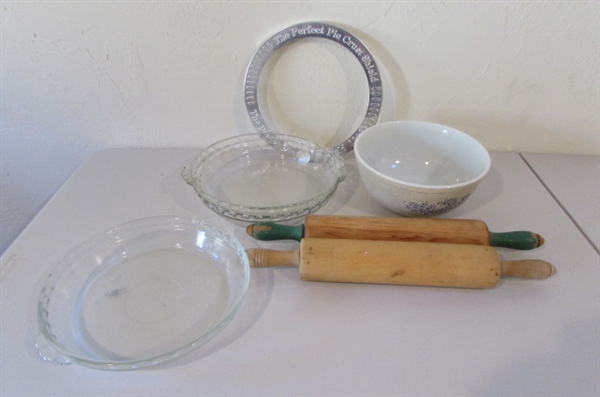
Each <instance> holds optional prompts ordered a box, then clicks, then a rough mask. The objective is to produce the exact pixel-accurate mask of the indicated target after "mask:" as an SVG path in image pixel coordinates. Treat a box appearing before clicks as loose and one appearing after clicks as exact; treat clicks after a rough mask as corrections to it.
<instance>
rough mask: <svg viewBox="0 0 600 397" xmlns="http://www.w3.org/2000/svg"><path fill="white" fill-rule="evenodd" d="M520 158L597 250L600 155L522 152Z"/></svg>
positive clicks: (599, 225) (599, 206)
mask: <svg viewBox="0 0 600 397" xmlns="http://www.w3.org/2000/svg"><path fill="white" fill-rule="evenodd" d="M523 158H524V159H525V161H526V162H527V163H528V164H529V165H530V166H531V167H532V169H533V170H534V171H535V173H536V174H537V175H538V177H539V178H540V180H541V181H542V182H543V183H544V184H545V185H546V187H547V189H548V190H549V191H550V192H551V193H552V195H553V196H554V197H555V198H556V200H557V201H558V202H559V203H560V204H561V206H562V207H563V209H564V210H565V211H566V212H567V213H568V214H569V215H570V216H571V218H572V219H573V222H575V223H576V224H577V225H578V227H579V228H580V230H581V231H582V233H584V235H585V236H586V237H587V238H588V239H589V240H590V242H591V243H592V244H593V245H594V246H595V247H596V250H597V251H598V252H600V216H599V214H600V156H569V155H554V154H539V153H535V154H534V153H524V154H523Z"/></svg>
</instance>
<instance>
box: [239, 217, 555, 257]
mask: <svg viewBox="0 0 600 397" xmlns="http://www.w3.org/2000/svg"><path fill="white" fill-rule="evenodd" d="M246 232H247V233H248V234H249V235H250V236H252V237H254V238H256V239H258V240H296V241H300V240H302V239H303V238H305V237H309V238H340V239H352V240H392V241H423V242H437V243H456V244H479V245H491V246H495V247H505V248H514V249H521V250H528V249H533V248H537V247H539V246H541V245H542V244H544V239H543V238H542V237H541V236H540V235H538V234H536V233H532V232H527V231H514V232H505V233H492V232H490V231H489V230H488V227H487V225H486V224H485V222H483V221H480V220H464V219H430V218H393V217H385V218H384V217H369V216H333V215H309V216H307V217H306V220H305V224H304V225H298V226H286V225H280V224H276V223H270V222H265V223H257V224H252V225H249V226H248V227H247V228H246Z"/></svg>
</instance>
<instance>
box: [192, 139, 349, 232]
mask: <svg viewBox="0 0 600 397" xmlns="http://www.w3.org/2000/svg"><path fill="white" fill-rule="evenodd" d="M182 176H183V178H184V179H185V181H186V182H187V183H189V184H190V185H191V186H193V187H194V189H195V191H196V193H197V194H198V196H199V197H200V199H201V200H202V201H203V202H204V204H206V205H207V206H208V207H209V208H210V209H212V210H213V211H215V212H216V213H218V214H220V215H222V216H225V217H228V218H231V219H235V220H239V221H248V222H254V221H264V220H269V221H284V220H289V219H294V218H300V217H302V216H304V215H307V214H309V213H311V212H313V211H316V210H317V209H319V208H320V207H321V206H323V205H324V204H325V203H326V202H327V200H328V199H329V198H330V197H331V195H332V194H333V193H334V192H335V190H336V188H337V186H338V185H339V183H340V182H341V181H343V180H344V178H345V176H346V174H345V168H344V161H343V159H342V158H341V157H340V156H339V155H338V154H336V153H334V152H333V151H331V150H328V149H324V148H322V147H320V146H319V145H317V144H315V143H313V142H311V141H308V140H306V139H302V138H297V137H294V136H290V135H284V134H273V135H271V139H270V140H269V142H267V141H266V140H264V139H263V138H262V137H261V136H260V135H259V134H250V135H241V136H236V137H232V138H228V139H225V140H222V141H220V142H217V143H215V144H213V145H211V146H209V147H208V148H206V149H205V150H203V151H202V152H201V153H200V154H199V155H198V157H197V158H196V159H195V160H194V161H193V162H192V163H191V164H190V165H188V166H187V167H185V168H184V170H183V172H182Z"/></svg>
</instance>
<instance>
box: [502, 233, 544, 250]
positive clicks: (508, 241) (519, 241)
mask: <svg viewBox="0 0 600 397" xmlns="http://www.w3.org/2000/svg"><path fill="white" fill-rule="evenodd" d="M542 244H544V239H543V238H542V236H540V235H539V234H536V233H532V232H527V231H517V232H505V233H492V232H490V245H491V246H494V247H504V248H512V249H517V250H530V249H534V248H537V247H539V246H541V245H542Z"/></svg>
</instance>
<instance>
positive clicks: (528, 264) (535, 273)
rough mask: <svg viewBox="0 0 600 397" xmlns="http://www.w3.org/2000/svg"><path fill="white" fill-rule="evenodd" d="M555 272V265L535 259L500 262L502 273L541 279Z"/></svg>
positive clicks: (510, 275)
mask: <svg viewBox="0 0 600 397" xmlns="http://www.w3.org/2000/svg"><path fill="white" fill-rule="evenodd" d="M555 274H556V267H555V266H554V265H552V264H551V263H549V262H546V261H543V260H537V259H531V260H521V261H506V262H502V275H503V276H509V277H520V278H529V279H535V280H543V279H546V278H549V277H552V276H553V275H555Z"/></svg>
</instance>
